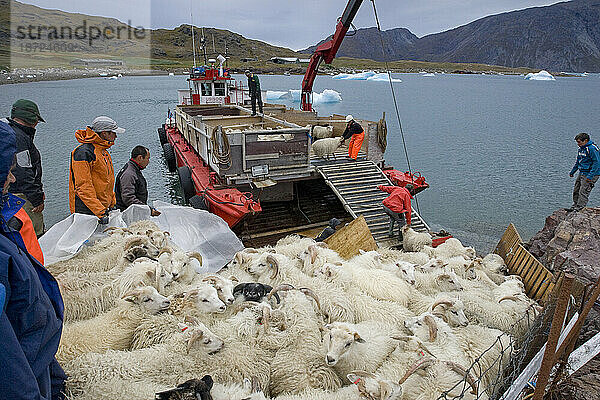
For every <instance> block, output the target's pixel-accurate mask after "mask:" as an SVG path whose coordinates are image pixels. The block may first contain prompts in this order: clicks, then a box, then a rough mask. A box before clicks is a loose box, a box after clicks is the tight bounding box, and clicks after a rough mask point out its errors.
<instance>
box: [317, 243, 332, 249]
mask: <svg viewBox="0 0 600 400" xmlns="http://www.w3.org/2000/svg"><path fill="white" fill-rule="evenodd" d="M315 246H317V247H322V248H324V249H328V248H329V246H328V245H327V243H325V242H317V243H316V244H315Z"/></svg>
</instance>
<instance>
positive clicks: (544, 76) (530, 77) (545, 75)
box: [525, 70, 556, 81]
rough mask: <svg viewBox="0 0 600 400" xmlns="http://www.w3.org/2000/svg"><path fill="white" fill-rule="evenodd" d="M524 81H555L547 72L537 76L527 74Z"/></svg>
mask: <svg viewBox="0 0 600 400" xmlns="http://www.w3.org/2000/svg"><path fill="white" fill-rule="evenodd" d="M525 79H527V80H529V81H555V80H556V79H554V77H553V76H552V75H550V73H548V71H544V70H542V71H540V72H538V73H537V74H534V73H532V72H530V73H528V74H527V75H525Z"/></svg>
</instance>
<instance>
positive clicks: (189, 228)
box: [40, 201, 244, 272]
mask: <svg viewBox="0 0 600 400" xmlns="http://www.w3.org/2000/svg"><path fill="white" fill-rule="evenodd" d="M154 207H155V208H156V209H157V210H159V211H160V212H161V215H159V216H158V217H151V216H150V209H149V208H148V207H147V206H142V205H132V206H130V207H129V208H127V209H126V210H125V211H124V212H123V213H121V212H120V211H111V213H110V217H109V221H110V222H109V224H108V225H99V224H98V218H96V217H95V216H92V215H83V214H72V215H70V216H69V217H67V218H65V219H64V220H62V221H60V222H59V223H57V224H55V225H54V226H52V228H50V229H49V230H48V232H46V233H45V234H44V236H42V237H41V238H40V245H41V247H42V251H43V253H44V260H45V263H46V265H49V264H52V263H55V262H57V261H61V260H66V259H69V258H71V257H73V256H74V255H75V254H77V252H78V251H79V250H80V249H81V248H82V246H83V245H84V243H86V242H88V243H92V242H95V241H96V240H97V239H99V238H101V237H104V236H106V234H105V233H104V232H103V231H104V230H105V229H106V228H107V227H109V226H121V227H125V226H129V225H131V224H132V223H133V222H135V221H139V220H143V219H147V220H150V221H152V222H154V223H156V224H157V225H158V227H159V228H160V229H161V230H163V231H168V232H169V233H170V236H171V241H172V242H173V243H174V244H175V245H177V246H179V247H180V248H181V249H183V250H184V251H197V252H199V253H200V254H201V255H202V264H203V265H202V271H203V272H215V271H218V270H219V269H221V268H222V267H223V266H224V265H225V264H227V263H228V262H229V261H230V260H231V259H232V258H233V257H234V255H235V253H236V252H238V251H240V250H242V249H243V248H244V246H243V245H242V242H241V241H240V240H239V239H238V238H237V236H236V235H235V234H234V233H233V232H232V231H231V229H229V226H228V225H227V223H226V222H225V221H223V219H222V218H220V217H218V216H216V215H214V214H211V213H209V212H208V211H204V210H197V209H194V208H191V207H183V206H177V205H173V204H169V203H165V202H162V201H155V202H154Z"/></svg>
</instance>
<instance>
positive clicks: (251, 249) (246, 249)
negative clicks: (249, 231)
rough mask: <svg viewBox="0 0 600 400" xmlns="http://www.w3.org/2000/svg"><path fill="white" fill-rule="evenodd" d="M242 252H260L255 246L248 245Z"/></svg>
mask: <svg viewBox="0 0 600 400" xmlns="http://www.w3.org/2000/svg"><path fill="white" fill-rule="evenodd" d="M242 252H244V253H258V250H256V249H255V248H254V247H247V248H245V249H244V250H242Z"/></svg>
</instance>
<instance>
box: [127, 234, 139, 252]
mask: <svg viewBox="0 0 600 400" xmlns="http://www.w3.org/2000/svg"><path fill="white" fill-rule="evenodd" d="M140 244H144V241H143V239H142V238H141V237H138V236H136V237H132V238H129V239H127V241H126V242H125V247H124V248H123V250H124V251H127V250H129V249H131V248H132V247H133V246H137V245H140Z"/></svg>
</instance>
